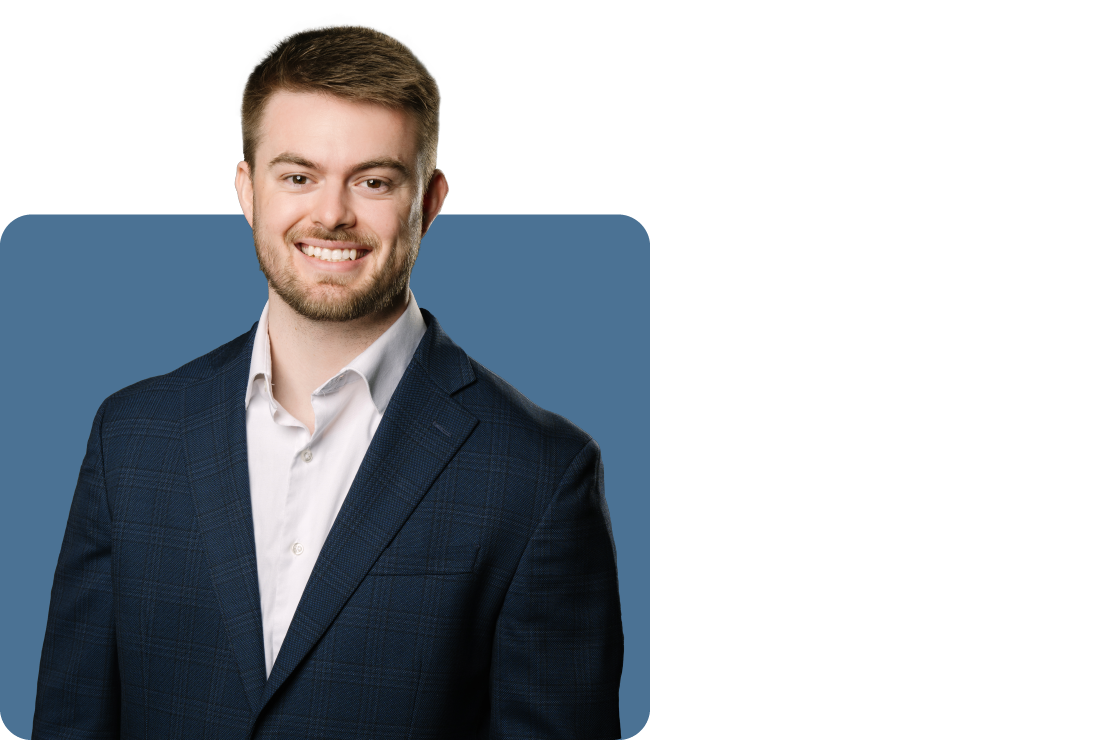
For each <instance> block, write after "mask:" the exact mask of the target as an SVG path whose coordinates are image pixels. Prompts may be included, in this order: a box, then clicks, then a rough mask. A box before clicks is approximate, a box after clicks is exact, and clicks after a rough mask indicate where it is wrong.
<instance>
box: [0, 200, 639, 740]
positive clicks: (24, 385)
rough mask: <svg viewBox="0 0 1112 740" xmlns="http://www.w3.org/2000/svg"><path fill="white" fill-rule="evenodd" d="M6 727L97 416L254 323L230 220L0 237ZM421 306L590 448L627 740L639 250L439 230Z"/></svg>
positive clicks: (582, 220) (238, 235)
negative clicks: (617, 599) (612, 571)
mask: <svg viewBox="0 0 1112 740" xmlns="http://www.w3.org/2000/svg"><path fill="white" fill-rule="evenodd" d="M0 248H2V250H3V255H4V256H5V258H7V260H8V263H7V264H8V267H7V268H6V269H5V271H4V275H3V289H2V290H0V307H2V308H3V315H4V316H5V317H6V319H7V320H6V322H5V326H4V330H3V336H4V346H5V352H4V359H5V361H4V362H3V363H0V383H2V385H0V387H3V388H4V390H5V396H6V398H7V401H8V404H9V411H10V413H9V415H8V417H7V420H6V423H5V424H3V425H2V426H0V438H2V440H3V448H2V449H3V450H4V451H5V453H6V454H7V460H8V466H7V469H6V471H5V475H4V477H3V482H2V483H0V521H3V522H4V523H5V527H4V528H5V531H6V533H7V535H6V543H5V544H6V547H5V553H6V563H5V567H4V568H3V569H2V571H0V593H2V594H3V597H4V598H3V601H4V603H5V608H4V609H2V610H0V665H2V666H4V668H5V670H4V671H0V716H2V717H3V721H4V724H5V725H7V727H8V729H9V730H11V731H12V733H14V734H15V735H17V736H19V737H24V738H26V737H30V735H31V718H32V713H33V709H34V700H35V682H36V679H37V676H38V666H39V655H40V652H41V650H42V641H43V635H44V634H45V631H46V612H47V606H48V604H49V600H50V586H51V583H52V581H53V576H54V567H55V565H56V563H57V559H58V550H59V548H60V547H61V542H62V533H63V531H64V529H65V523H66V517H67V515H68V513H69V506H70V502H71V500H72V498H73V490H74V486H75V484H76V482H77V474H78V470H79V468H80V465H81V458H82V457H83V455H84V452H85V443H86V440H87V439H88V435H89V428H90V425H91V423H92V420H93V416H94V414H95V413H96V410H97V407H98V406H99V405H100V402H101V401H102V400H103V399H104V398H105V397H107V396H108V395H110V394H112V393H113V392H115V391H117V390H119V389H120V388H123V387H124V386H127V385H130V384H131V383H134V382H136V381H138V380H142V379H143V378H147V377H150V376H153V375H161V374H163V373H166V372H169V371H170V370H173V369H174V368H176V367H179V366H180V365H183V364H184V363H186V362H188V361H189V360H191V359H193V358H194V357H197V356H199V355H202V354H204V353H206V352H208V351H210V350H212V349H214V348H216V347H217V346H219V345H221V344H223V343H224V342H227V341H228V340H230V339H232V338H233V337H236V336H238V335H240V334H242V333H243V332H245V331H247V329H249V328H250V326H251V324H252V323H254V322H255V321H257V320H258V317H259V313H260V312H261V311H262V307H263V303H264V302H265V301H266V280H265V279H264V278H263V276H262V273H260V272H259V268H258V262H257V261H256V259H255V252H254V247H253V245H252V240H251V230H250V228H249V227H248V225H247V222H246V221H245V219H244V218H243V217H242V216H238V215H237V216H24V217H22V218H19V219H17V220H15V221H13V222H12V223H11V224H9V225H8V227H7V229H6V230H5V231H4V233H3V236H2V237H0ZM411 284H412V287H413V293H414V295H415V296H416V298H417V303H418V304H419V305H420V306H421V307H422V308H427V309H428V310H429V311H431V312H432V313H433V314H434V315H435V316H436V317H437V319H438V320H439V321H440V323H441V325H442V326H443V328H444V330H445V331H446V332H447V334H448V336H450V337H451V338H452V339H453V340H454V341H455V342H456V343H457V344H459V345H460V346H461V347H462V348H463V349H464V351H465V352H467V353H468V354H469V355H471V357H473V358H474V359H475V360H476V361H477V362H479V363H481V364H482V365H484V366H486V367H487V368H489V369H490V370H492V371H493V372H495V373H497V374H498V375H500V376H501V377H502V378H504V379H505V380H506V381H508V382H509V383H510V384H512V385H513V386H514V387H516V388H517V389H518V390H519V391H521V392H522V393H524V394H525V395H526V396H528V397H529V398H530V399H531V400H532V401H533V402H535V403H537V404H538V405H540V406H542V407H544V408H546V409H549V410H551V411H554V412H556V413H558V414H560V415H562V416H565V417H567V418H568V419H570V420H571V421H572V422H574V423H575V424H576V425H577V426H579V427H580V428H582V429H584V430H585V431H587V432H588V433H589V434H591V436H593V437H594V438H595V439H596V440H597V441H598V443H599V446H600V447H601V449H602V457H603V462H604V464H605V485H606V498H607V502H608V504H609V507H610V516H611V521H612V524H613V529H614V540H615V544H616V546H617V550H618V579H619V588H620V591H621V600H622V624H623V629H624V631H625V666H624V669H623V672H622V684H621V694H620V697H621V722H622V735H623V737H630V736H632V735H634V734H636V733H637V732H639V731H640V730H641V728H642V727H644V725H645V722H646V721H647V720H648V716H649V239H648V236H647V235H646V233H645V231H644V229H643V228H642V227H641V225H640V224H638V223H637V222H636V221H634V220H633V219H631V218H628V217H625V216H451V215H444V216H440V217H439V218H437V220H436V223H435V224H434V225H433V227H432V229H430V231H429V233H428V235H427V236H426V237H425V239H424V242H423V243H422V246H421V252H420V256H419V257H418V259H417V265H416V267H415V268H414V271H413V278H412V282H411Z"/></svg>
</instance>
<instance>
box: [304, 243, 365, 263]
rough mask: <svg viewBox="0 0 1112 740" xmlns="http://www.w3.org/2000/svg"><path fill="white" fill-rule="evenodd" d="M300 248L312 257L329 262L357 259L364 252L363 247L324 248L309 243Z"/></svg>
mask: <svg viewBox="0 0 1112 740" xmlns="http://www.w3.org/2000/svg"><path fill="white" fill-rule="evenodd" d="M300 249H301V251H302V252H303V253H305V254H307V255H309V256H310V257H316V258H317V259H320V260H327V261H329V262H340V261H341V260H357V259H359V257H360V256H361V255H362V254H363V250H361V249H327V248H325V249H322V248H321V247H310V246H309V245H308V244H306V245H304V246H302V247H301V248H300Z"/></svg>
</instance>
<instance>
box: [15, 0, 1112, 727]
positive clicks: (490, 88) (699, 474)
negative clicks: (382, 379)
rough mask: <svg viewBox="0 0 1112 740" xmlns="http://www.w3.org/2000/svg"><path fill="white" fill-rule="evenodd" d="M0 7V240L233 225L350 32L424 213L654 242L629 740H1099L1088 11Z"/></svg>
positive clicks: (1109, 637)
mask: <svg viewBox="0 0 1112 740" xmlns="http://www.w3.org/2000/svg"><path fill="white" fill-rule="evenodd" d="M10 5H11V4H9V5H8V6H6V9H5V10H4V11H2V15H0V41H2V44H0V55H2V56H0V59H2V64H0V81H2V88H0V91H2V97H0V101H2V103H0V107H2V113H0V142H2V147H3V148H2V151H3V161H4V165H3V167H4V176H3V177H0V224H6V223H8V222H9V221H11V220H12V219H14V218H16V217H17V216H20V215H23V214H27V213H59V214H61V213H235V212H238V208H237V205H236V201H235V197H234V191H233V187H232V178H233V172H234V168H235V163H236V162H237V161H238V159H239V157H240V140H239V128H238V126H239V124H238V102H239V101H238V98H239V94H240V91H241V87H242V84H243V82H244V80H245V79H246V77H247V74H248V73H249V71H250V70H251V68H252V66H253V65H254V64H255V63H256V62H257V61H258V60H259V59H260V58H261V57H262V56H263V55H264V54H265V53H266V52H267V50H268V48H269V47H270V46H271V45H272V44H273V43H275V42H277V41H278V40H279V39H280V38H282V37H283V36H285V35H287V34H289V33H292V32H294V31H298V30H302V29H303V28H306V27H310V26H316V25H325V24H332V23H345V22H354V23H362V24H366V25H372V26H375V27H378V28H380V29H381V30H383V31H386V32H387V33H390V34H393V35H395V36H397V37H398V38H399V39H401V40H402V41H404V42H405V43H406V44H408V45H410V47H411V48H412V49H413V50H414V51H415V52H416V53H417V55H418V56H419V57H420V58H421V59H422V60H423V61H424V62H425V63H426V64H427V66H428V67H429V69H430V70H431V71H432V73H433V74H434V75H435V76H436V77H437V79H438V81H439V83H440V85H441V89H442V91H443V98H444V102H443V119H442V135H441V149H440V165H441V167H442V168H443V169H444V170H445V171H446V172H447V173H448V178H449V181H450V183H451V195H450V196H449V198H448V201H447V205H446V209H445V212H447V213H575V214H585V213H606V214H609V213H621V214H627V215H630V216H633V217H634V218H636V219H638V220H639V221H640V222H641V223H642V224H643V225H644V227H645V228H646V230H647V231H648V233H649V236H650V239H651V241H652V271H653V277H652V291H653V303H652V305H653V313H652V327H653V328H652V341H653V350H652V356H653V366H652V382H653V386H652V387H653V390H652V403H653V414H652V420H653V421H652V423H653V433H652V439H653V473H652V485H653V489H652V522H653V524H652V542H653V547H652V553H653V556H652V588H653V593H652V651H653V652H652V699H651V709H652V714H651V716H650V719H649V724H648V726H647V728H646V729H645V730H644V731H643V733H642V734H641V735H640V736H639V737H642V738H645V740H649V739H653V740H660V739H662V738H710V737H740V738H806V739H808V740H811V739H813V738H831V737H847V738H854V739H855V740H860V739H862V738H878V739H881V738H882V739H884V740H888V739H889V738H942V737H945V738H978V739H979V738H986V737H1001V738H1004V737H1006V738H1021V737H1022V738H1026V737H1031V738H1070V739H1071V740H1076V739H1078V738H1096V737H1108V736H1109V734H1110V733H1112V592H1110V588H1109V584H1110V574H1112V538H1110V537H1109V535H1108V532H1109V530H1110V526H1112V505H1110V491H1112V392H1110V390H1109V389H1110V387H1112V384H1110V380H1112V352H1110V351H1109V334H1110V331H1109V330H1110V326H1112V290H1110V289H1109V277H1110V275H1112V256H1110V252H1109V245H1110V236H1112V234H1110V226H1109V224H1110V221H1112V219H1110V216H1112V213H1110V208H1109V204H1110V203H1112V167H1110V165H1112V162H1110V155H1112V151H1110V144H1109V141H1110V134H1112V125H1110V124H1112V120H1110V119H1112V104H1110V102H1109V101H1110V100H1112V98H1110V96H1112V84H1110V83H1112V80H1110V70H1112V58H1110V57H1112V42H1110V41H1109V39H1110V38H1112V34H1110V31H1112V15H1109V13H1108V12H1106V11H1105V10H1104V8H1103V7H1102V6H1103V5H1104V4H1102V3H1095V2H1094V3H1069V2H1062V1H1061V0H1059V1H1058V2H1054V3H1050V2H1026V3H1016V2H1011V3H1003V2H995V3H994V2H978V1H976V0H966V1H965V2H932V3H926V2H924V3H917V4H913V3H892V2H874V3H867V2H842V3H829V2H776V3H773V2H768V3H760V4H741V5H739V6H731V7H733V10H732V11H730V12H726V11H725V10H724V8H725V7H726V5H725V4H723V5H722V6H721V7H718V6H715V5H712V4H709V3H699V2H684V3H673V4H669V5H661V6H659V7H658V8H656V9H654V8H652V7H651V5H650V4H649V3H645V2H640V3H606V2H599V1H597V0H596V1H593V2H562V3H558V4H557V3H553V4H548V5H545V6H541V5H539V4H527V3H498V4H495V3H482V2H478V3H458V2H457V3H436V2H423V3H410V4H406V5H401V4H398V3H394V4H392V5H387V4H385V3H374V2H370V1H369V0H362V1H361V2H343V3H340V2H336V3H329V2H314V3H289V2H267V3H252V4H247V3H243V4H237V3H232V2H219V3H194V4H192V5H185V4H180V5H176V6H174V10H166V9H163V8H164V6H162V5H156V4H152V3H142V4H140V3H136V4H125V3H111V2H108V3H80V4H78V3H72V4H66V3H60V4H59V3H54V4H42V5H40V6H38V7H37V8H35V9H32V8H31V7H30V5H29V4H24V5H21V6H19V7H16V8H14V9H13V8H12V7H10ZM197 246H198V249H199V250H203V249H204V248H205V245H203V244H199V245H197ZM208 257H209V258H211V255H208ZM560 258H561V256H560V255H559V254H553V255H552V259H554V260H558V259H560ZM104 259H106V260H117V259H118V260H125V259H127V260H135V259H142V255H137V254H105V255H104ZM50 260H51V256H50V255H41V254H20V255H13V254H5V255H4V265H5V266H4V268H3V269H5V270H12V271H15V270H18V271H19V274H20V275H21V276H22V278H23V279H31V280H39V281H41V283H42V287H43V295H44V300H51V299H55V298H56V297H55V296H52V295H51V294H50ZM214 264H215V263H214ZM152 279H157V276H152ZM140 309H141V307H137V310H140ZM27 310H29V311H30V310H34V306H28V307H27ZM7 320H9V321H18V320H19V317H18V316H16V317H7ZM9 392H10V389H9ZM6 423H16V422H14V421H12V420H9V421H8V422H6ZM4 608H19V607H18V605H5V607H4ZM0 735H3V731H2V730H0ZM9 737H10V736H9Z"/></svg>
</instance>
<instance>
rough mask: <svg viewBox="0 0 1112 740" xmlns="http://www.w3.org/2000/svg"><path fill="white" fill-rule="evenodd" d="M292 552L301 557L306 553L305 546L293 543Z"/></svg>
mask: <svg viewBox="0 0 1112 740" xmlns="http://www.w3.org/2000/svg"><path fill="white" fill-rule="evenodd" d="M290 552H292V553H293V554H294V555H300V554H301V553H303V552H305V545H303V544H301V543H300V542H295V543H293V547H291V548H290Z"/></svg>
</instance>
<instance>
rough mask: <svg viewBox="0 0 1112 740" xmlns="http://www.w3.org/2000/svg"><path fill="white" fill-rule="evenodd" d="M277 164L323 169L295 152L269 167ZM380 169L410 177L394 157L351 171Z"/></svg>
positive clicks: (271, 161)
mask: <svg viewBox="0 0 1112 740" xmlns="http://www.w3.org/2000/svg"><path fill="white" fill-rule="evenodd" d="M276 164H295V165H297V166H298V167H304V168H306V169H310V170H320V169H321V167H320V166H319V165H318V164H317V163H316V162H312V161H310V160H308V159H305V157H302V156H301V155H300V154H294V153H293V152H282V153H281V154H279V155H278V156H277V157H275V158H274V159H272V160H270V164H269V165H268V167H273V166H274V165H276ZM379 168H388V169H392V170H396V171H397V172H398V173H399V174H401V176H402V177H403V178H408V177H409V168H408V167H406V166H405V165H404V164H403V163H401V162H399V161H398V160H396V159H394V158H393V157H380V158H379V159H368V160H367V161H365V162H360V163H359V164H357V165H355V166H354V167H352V168H351V171H352V172H353V173H355V172H362V171H363V170H375V169H379Z"/></svg>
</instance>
